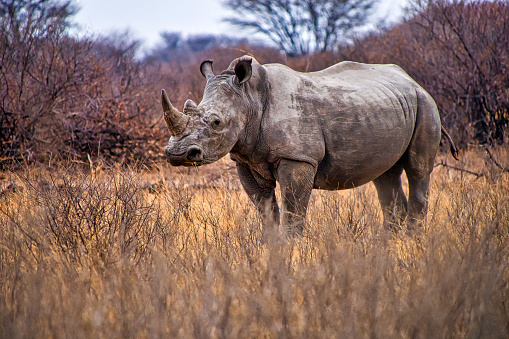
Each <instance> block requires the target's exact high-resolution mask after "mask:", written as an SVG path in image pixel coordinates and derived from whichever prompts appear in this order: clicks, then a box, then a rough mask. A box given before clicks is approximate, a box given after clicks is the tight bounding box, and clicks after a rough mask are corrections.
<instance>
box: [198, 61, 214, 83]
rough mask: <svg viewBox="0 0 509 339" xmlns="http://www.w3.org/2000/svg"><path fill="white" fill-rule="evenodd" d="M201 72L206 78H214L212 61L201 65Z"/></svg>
mask: <svg viewBox="0 0 509 339" xmlns="http://www.w3.org/2000/svg"><path fill="white" fill-rule="evenodd" d="M200 72H201V74H202V75H203V76H204V77H205V78H207V79H208V78H209V77H211V76H214V71H213V70H212V60H205V61H204V62H202V63H201V65H200Z"/></svg>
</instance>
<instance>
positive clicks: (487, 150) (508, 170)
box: [483, 145, 509, 173]
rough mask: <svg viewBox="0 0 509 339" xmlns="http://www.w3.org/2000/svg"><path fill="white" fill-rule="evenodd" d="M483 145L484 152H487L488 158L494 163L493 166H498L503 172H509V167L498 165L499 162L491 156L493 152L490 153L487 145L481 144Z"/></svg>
mask: <svg viewBox="0 0 509 339" xmlns="http://www.w3.org/2000/svg"><path fill="white" fill-rule="evenodd" d="M483 147H484V150H485V151H486V153H488V155H489V156H490V159H491V161H493V163H494V164H495V166H497V167H498V168H500V169H501V170H502V172H504V173H509V168H506V167H504V166H502V165H500V163H499V162H498V161H497V160H496V159H495V157H494V156H493V154H492V153H491V151H490V149H489V148H488V146H486V145H483Z"/></svg>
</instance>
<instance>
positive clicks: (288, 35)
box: [224, 0, 377, 55]
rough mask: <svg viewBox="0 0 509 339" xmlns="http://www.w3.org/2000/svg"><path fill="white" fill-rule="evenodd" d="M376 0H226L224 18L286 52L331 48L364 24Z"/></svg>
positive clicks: (290, 53)
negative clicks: (227, 13) (227, 11)
mask: <svg viewBox="0 0 509 339" xmlns="http://www.w3.org/2000/svg"><path fill="white" fill-rule="evenodd" d="M376 2H377V0H227V1H225V2H224V5H225V6H226V7H227V8H230V9H232V10H233V11H234V12H235V13H236V15H235V17H231V18H227V19H226V20H225V21H227V22H229V23H231V24H233V25H235V26H239V27H241V28H244V29H248V30H251V31H254V32H259V33H262V34H264V35H266V36H267V37H268V38H269V39H271V40H272V41H273V42H275V43H276V44H277V45H278V46H279V47H280V48H281V49H282V50H283V51H285V52H286V53H287V54H288V55H303V54H308V53H310V52H321V51H327V50H332V49H334V48H335V47H336V46H337V44H338V42H340V41H341V39H342V38H343V37H344V35H345V34H346V33H348V32H351V31H352V29H354V28H357V27H360V26H363V25H365V24H366V23H367V21H368V19H369V16H370V14H371V10H372V8H373V6H374V5H375V4H376Z"/></svg>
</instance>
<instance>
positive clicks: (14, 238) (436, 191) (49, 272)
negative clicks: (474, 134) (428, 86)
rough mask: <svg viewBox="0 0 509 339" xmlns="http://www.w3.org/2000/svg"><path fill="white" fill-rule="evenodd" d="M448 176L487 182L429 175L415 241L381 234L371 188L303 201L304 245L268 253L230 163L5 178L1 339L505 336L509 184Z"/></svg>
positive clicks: (0, 232)
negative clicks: (424, 209)
mask: <svg viewBox="0 0 509 339" xmlns="http://www.w3.org/2000/svg"><path fill="white" fill-rule="evenodd" d="M497 155H501V153H499V154H497ZM502 155H503V154H502ZM504 159H505V160H507V159H509V157H507V154H505V158H504ZM448 161H449V162H451V164H452V161H451V160H448ZM485 162H487V165H486V164H485ZM454 165H455V166H459V167H466V168H469V169H473V170H475V171H478V172H482V173H484V174H485V176H483V177H480V178H477V179H476V177H475V176H473V175H470V174H467V173H465V172H460V171H457V170H451V169H450V168H447V167H437V168H436V169H435V171H434V174H433V180H432V187H431V197H430V212H429V215H428V220H427V222H426V224H425V227H424V230H423V231H422V232H421V233H419V234H415V235H413V236H408V235H406V234H405V232H404V231H401V232H398V233H396V234H395V233H392V232H389V231H387V230H385V229H383V228H382V223H381V211H380V208H379V206H378V202H377V199H376V192H375V190H374V188H373V186H372V184H369V185H365V186H362V187H359V188H358V189H355V190H351V191H344V192H320V191H314V193H313V196H312V199H311V202H310V207H309V213H308V218H307V220H308V226H307V229H306V231H305V236H304V237H303V238H301V239H297V240H295V241H292V242H274V243H271V244H268V245H264V246H260V245H259V244H258V239H259V237H260V235H261V232H260V218H259V216H258V215H257V213H256V211H255V210H254V207H253V206H252V204H251V203H250V202H249V200H248V198H247V196H246V194H245V193H244V192H243V190H242V189H241V188H240V186H239V183H238V180H237V179H236V177H235V174H234V173H235V172H234V170H233V169H231V168H230V166H231V164H230V163H229V162H228V161H226V160H223V161H221V162H220V163H219V164H217V165H212V166H209V167H204V168H200V169H199V170H196V169H191V170H190V171H188V170H187V169H185V170H179V169H175V168H173V169H169V168H168V167H166V166H165V165H162V169H161V171H160V172H159V173H154V172H152V173H145V172H143V171H138V170H129V169H116V170H115V169H105V170H102V171H92V174H90V172H89V171H83V170H80V169H78V168H76V167H75V166H68V167H66V168H60V169H30V170H27V171H25V172H18V173H6V174H4V176H3V180H2V187H1V188H2V195H1V196H0V337H2V338H20V337H30V338H49V337H54V338H126V337H133V338H154V337H164V338H174V337H176V338H178V337H183V338H189V337H197V338H202V337H203V338H218V337H230V338H241V337H255V338H259V337H267V338H274V337H304V338H309V337H319V338H328V337H340V338H342V337H345V338H365V337H380V338H408V337H412V338H414V337H415V338H440V337H460V338H462V337H468V338H470V337H476V338H477V337H479V338H481V337H482V338H503V337H507V336H508V335H509V308H508V307H509V294H508V292H509V288H508V283H509V258H508V255H509V226H508V225H509V194H508V192H509V178H508V176H507V175H504V174H502V173H501V172H500V171H499V170H498V169H497V167H496V166H491V165H490V162H489V158H487V157H486V155H484V154H482V153H480V152H470V153H468V154H466V155H464V157H463V160H462V161H461V162H460V163H459V164H458V163H455V164H454ZM86 173H88V174H86Z"/></svg>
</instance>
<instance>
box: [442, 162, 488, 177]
mask: <svg viewBox="0 0 509 339" xmlns="http://www.w3.org/2000/svg"><path fill="white" fill-rule="evenodd" d="M438 166H443V167H447V168H450V169H453V170H456V171H460V172H462V173H467V174H471V175H475V176H476V179H479V178H481V177H484V176H485V175H484V173H477V172H474V171H470V170H467V169H464V168H460V167H456V166H451V165H448V164H447V163H446V162H444V161H443V160H442V161H440V162H439V163H437V164H436V165H435V167H438Z"/></svg>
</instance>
